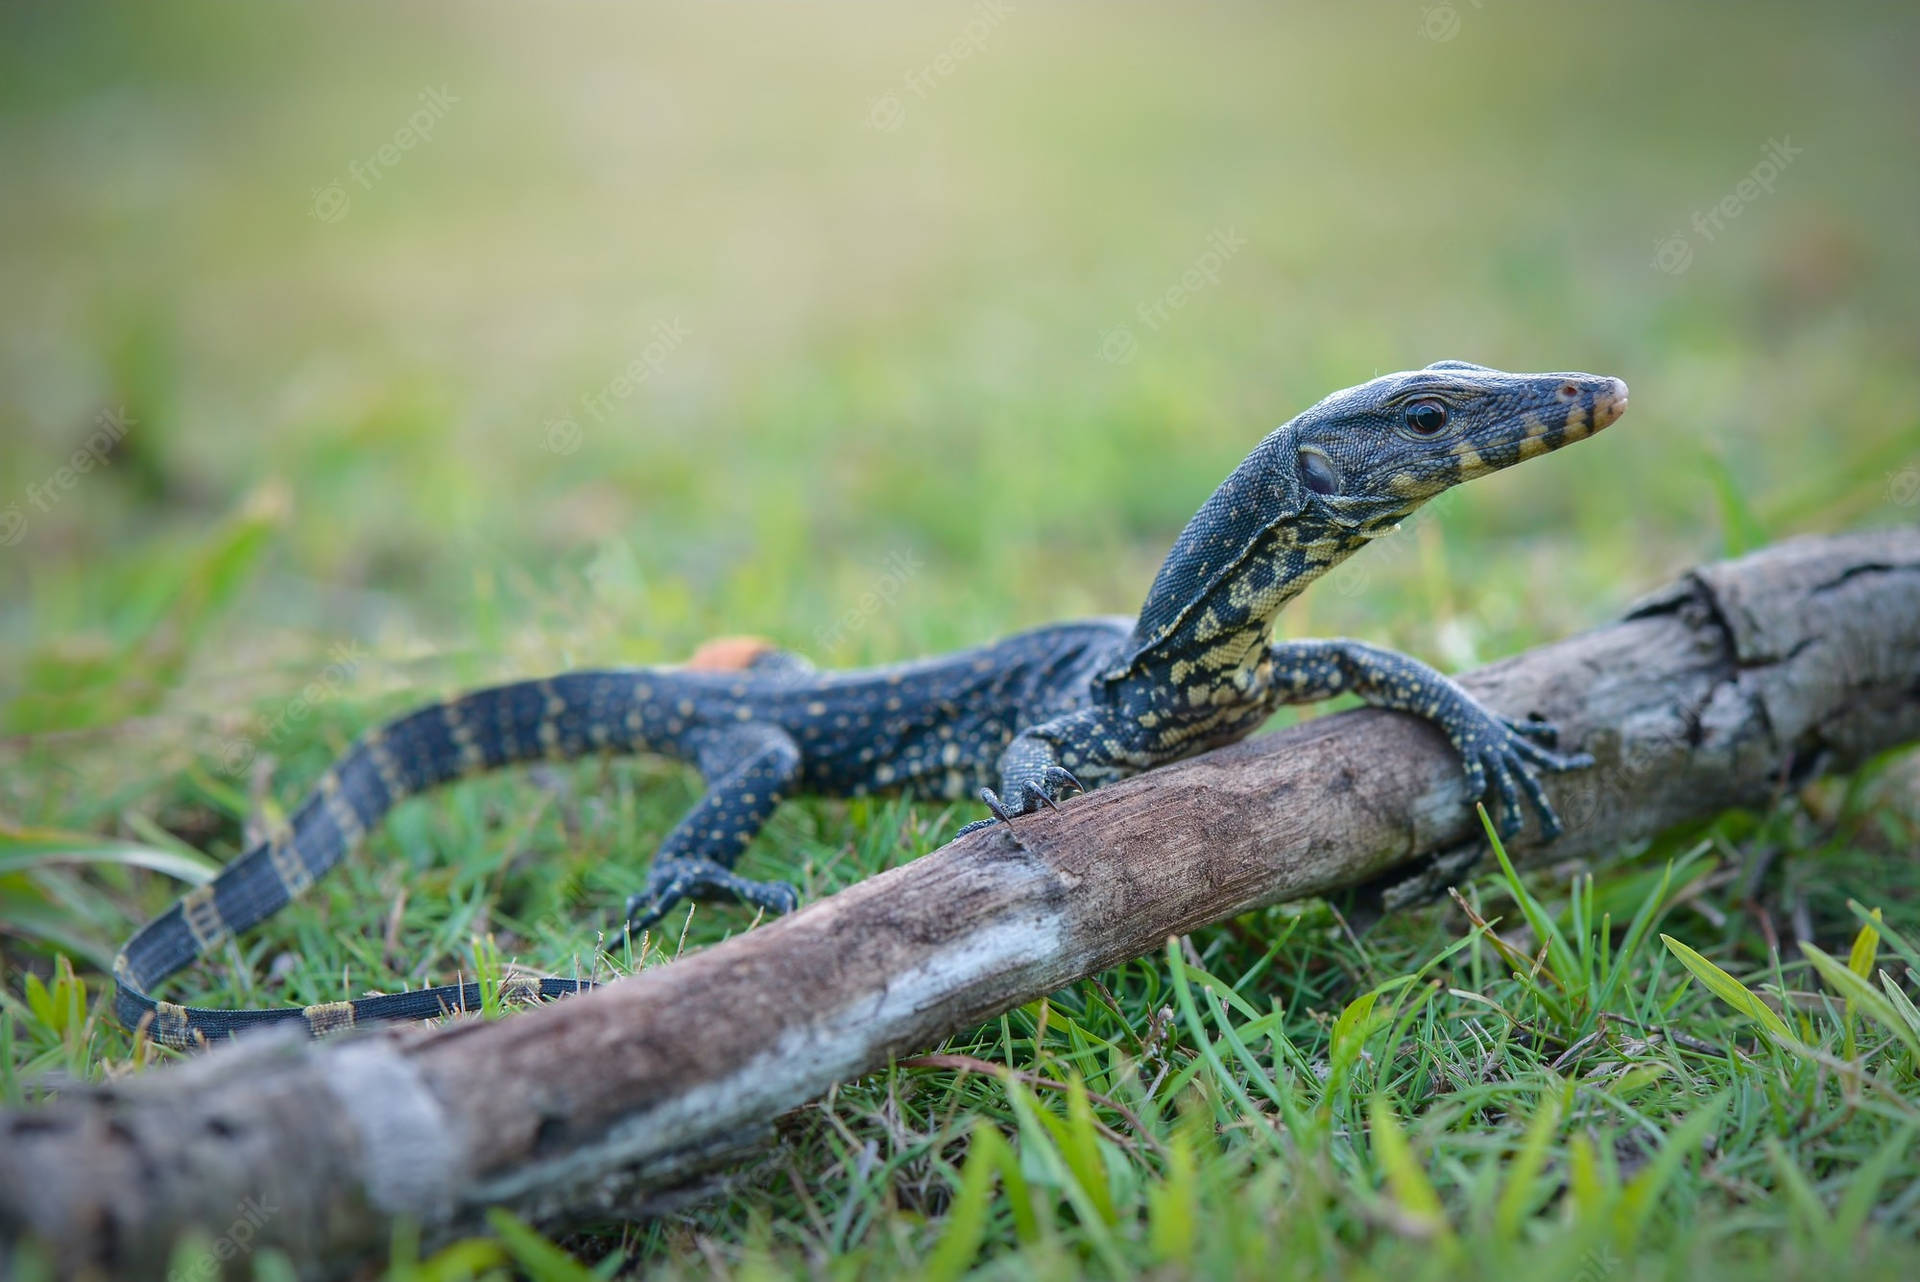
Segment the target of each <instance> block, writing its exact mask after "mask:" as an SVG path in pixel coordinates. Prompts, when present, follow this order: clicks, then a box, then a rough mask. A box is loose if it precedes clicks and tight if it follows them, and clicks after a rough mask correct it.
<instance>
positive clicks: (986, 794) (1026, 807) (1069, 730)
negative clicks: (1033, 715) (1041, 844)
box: [954, 712, 1104, 837]
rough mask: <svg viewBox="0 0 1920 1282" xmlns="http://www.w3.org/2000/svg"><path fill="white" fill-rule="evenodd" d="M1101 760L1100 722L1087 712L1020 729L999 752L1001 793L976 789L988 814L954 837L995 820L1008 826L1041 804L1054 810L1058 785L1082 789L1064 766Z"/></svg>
mask: <svg viewBox="0 0 1920 1282" xmlns="http://www.w3.org/2000/svg"><path fill="white" fill-rule="evenodd" d="M1103 758H1104V754H1103V753H1102V752H1101V738H1100V734H1099V721H1098V718H1097V716H1096V715H1095V714H1093V713H1090V712H1076V713H1069V714H1068V715H1066V716H1064V717H1055V718H1054V719H1053V720H1051V721H1045V722H1042V723H1041V724H1039V725H1037V726H1032V727H1029V728H1028V729H1026V730H1023V731H1021V732H1020V733H1019V734H1017V735H1015V736H1014V738H1013V742H1011V743H1009V744H1008V745H1007V747H1006V750H1005V751H1004V752H1002V753H1001V754H1000V791H999V792H995V791H994V790H993V789H992V788H982V789H981V790H980V800H981V801H982V802H984V803H985V804H986V807H987V809H988V810H989V811H991V812H992V814H993V818H991V819H976V820H974V821H973V822H972V823H970V824H967V825H965V826H964V827H962V828H961V829H960V831H959V832H956V833H955V834H954V836H956V837H959V836H963V835H965V834H967V833H970V832H974V831H977V830H978V829H981V828H987V827H991V826H992V825H993V824H995V823H1006V824H1011V823H1012V822H1013V816H1015V815H1030V814H1032V813H1033V812H1034V811H1036V810H1038V809H1040V807H1042V806H1045V807H1047V808H1048V809H1054V808H1055V805H1054V803H1055V801H1056V799H1057V798H1058V797H1059V796H1060V793H1061V790H1062V789H1065V788H1072V789H1074V790H1075V791H1076V792H1085V791H1086V790H1087V785H1086V784H1084V783H1082V782H1081V781H1080V779H1079V776H1077V775H1075V774H1074V772H1073V770H1071V769H1069V768H1068V767H1069V766H1076V767H1080V768H1082V769H1085V768H1086V767H1087V766H1089V765H1092V764H1096V763H1098V762H1100V761H1102V760H1103Z"/></svg>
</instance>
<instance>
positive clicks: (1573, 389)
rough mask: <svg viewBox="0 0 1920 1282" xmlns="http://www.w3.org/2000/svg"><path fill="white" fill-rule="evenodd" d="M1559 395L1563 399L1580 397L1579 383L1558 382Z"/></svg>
mask: <svg viewBox="0 0 1920 1282" xmlns="http://www.w3.org/2000/svg"><path fill="white" fill-rule="evenodd" d="M1559 395H1560V399H1561V400H1563V401H1577V400H1579V399H1580V385H1579V384H1578V383H1562V384H1560V392H1559Z"/></svg>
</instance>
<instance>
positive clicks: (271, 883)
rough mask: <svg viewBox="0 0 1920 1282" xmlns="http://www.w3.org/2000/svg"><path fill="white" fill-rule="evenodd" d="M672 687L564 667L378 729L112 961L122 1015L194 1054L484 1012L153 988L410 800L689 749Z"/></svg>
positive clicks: (401, 998) (534, 991)
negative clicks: (512, 775) (242, 1040)
mask: <svg viewBox="0 0 1920 1282" xmlns="http://www.w3.org/2000/svg"><path fill="white" fill-rule="evenodd" d="M675 682H676V677H675V675H674V674H673V673H671V672H663V671H659V670H655V669H632V670H626V671H609V672H574V673H567V674H564V675H561V676H556V677H551V678H548V679H546V680H542V681H521V682H515V683H513V684H511V685H503V686H495V687H492V688H491V689H485V690H476V691H473V692H471V693H469V694H465V695H462V696H460V697H459V698H456V699H451V700H448V701H447V702H445V703H436V704H429V705H428V706H426V707H424V708H421V709H418V710H417V711H414V712H411V713H408V714H407V715H406V716H403V717H400V718H399V719H398V720H395V721H390V722H388V723H387V724H386V725H384V726H381V727H380V728H379V729H377V730H374V731H371V732H369V733H368V734H367V735H366V736H365V737H363V738H362V739H361V740H360V742H359V743H357V744H356V745H355V746H354V747H353V748H352V749H351V750H350V751H348V753H347V754H346V756H344V757H342V758H341V759H340V760H339V761H337V762H335V763H334V764H333V766H332V767H331V768H329V769H328V771H327V772H326V774H324V775H322V776H321V777H320V782H319V784H318V786H317V787H315V789H314V791H313V792H312V793H311V794H310V795H309V796H308V797H307V799H306V801H305V802H304V803H302V805H301V806H300V808H299V810H297V811H296V812H295V813H294V816H293V819H292V822H291V823H288V824H285V825H284V826H283V827H282V829H281V830H280V831H278V832H276V833H274V834H273V835H271V836H270V837H269V838H268V839H267V840H266V841H263V842H261V843H260V844H258V845H256V846H254V847H253V848H252V849H250V850H248V851H247V852H246V853H245V854H243V855H241V856H240V857H239V858H237V859H235V860H234V861H233V862H232V863H230V864H228V865H227V866H226V867H224V868H222V869H221V870H220V874H219V875H218V876H217V877H215V878H214V879H213V880H212V881H210V882H208V883H207V884H206V885H204V886H200V887H197V888H195V889H194V890H193V891H191V892H189V893H188V894H186V895H185V896H183V897H182V898H181V899H180V900H179V901H178V902H176V903H175V904H174V905H173V906H172V907H171V908H169V909H167V910H166V911H165V912H164V913H162V914H160V916H158V917H156V918H154V919H153V920H152V921H150V922H148V923H147V924H146V925H145V926H144V927H142V928H141V929H140V931H139V933H138V934H136V935H134V937H133V938H132V939H131V940H130V941H129V942H128V944H127V946H126V947H125V948H124V949H122V950H121V952H120V955H119V956H118V957H116V958H115V959H114V964H113V977H114V982H115V984H116V986H117V989H118V991H117V993H116V995H115V998H114V1013H115V1014H116V1015H117V1016H118V1017H119V1019H120V1021H121V1022H122V1023H123V1024H125V1025H126V1026H127V1027H128V1028H132V1029H141V1028H144V1029H145V1031H146V1032H147V1035H148V1036H149V1037H151V1038H152V1039H153V1040H154V1041H156V1042H159V1043H161V1044H162V1045H166V1046H191V1045H194V1044H196V1043H198V1042H200V1041H202V1040H209V1041H211V1040H217V1039H219V1038H221V1037H224V1036H228V1035H230V1034H233V1033H236V1032H240V1031H242V1030H245V1029H249V1028H254V1027H257V1026H259V1025H263V1024H277V1023H293V1022H296V1021H304V1022H305V1024H306V1026H307V1027H308V1028H309V1029H310V1030H312V1031H313V1032H315V1033H323V1032H330V1031H332V1030H334V1029H337V1028H346V1027H351V1026H352V1025H354V1024H358V1023H366V1022H371V1021H376V1020H406V1019H428V1018H432V1017H433V1016H436V1015H440V1014H443V1013H445V1012H447V1011H452V1010H474V1009H477V1008H478V1007H479V1005H480V1000H481V994H480V985H479V984H477V983H473V984H447V985H442V986H441V987H438V988H425V989H416V990H414V991H412V992H405V993H394V994H391V995H387V996H379V997H365V998H361V999H359V1000H357V1001H340V1002H325V1003H321V1004H319V1005H315V1006H304V1007H303V1006H286V1007H275V1008H269V1009H255V1010H215V1009H202V1008H198V1007H189V1006H178V1005H175V1004H174V1003H172V1002H164V1001H158V1000H156V999H155V998H153V997H151V996H149V992H150V990H151V989H152V988H153V987H154V986H155V985H157V984H158V983H160V981H161V980H163V979H165V978H166V977H167V976H169V975H171V974H173V973H174V972H175V971H178V970H179V969H181V968H182V967H184V966H186V965H188V964H190V963H192V962H193V961H195V960H197V959H198V958H201V957H203V956H205V955H206V954H207V953H209V952H210V951H212V950H213V949H214V948H217V947H218V946H219V945H220V944H221V943H223V942H225V941H226V940H228V939H230V938H233V937H235V936H237V935H239V934H241V933H243V932H245V931H247V930H249V929H250V928H252V927H253V926H255V925H257V924H258V923H260V922H262V921H264V920H266V918H268V917H270V916H272V915H273V914H274V913H276V912H278V911H279V910H280V909H281V908H284V907H285V906H286V905H287V904H288V903H290V902H292V900H293V899H294V898H295V897H296V896H297V895H299V894H300V893H301V892H302V891H304V890H305V889H306V888H307V887H308V886H310V885H312V884H313V883H314V882H315V881H317V880H319V879H320V878H321V877H323V876H325V875H326V874H327V872H328V871H330V870H331V869H332V868H333V866H334V865H335V864H337V863H339V862H340V860H341V859H343V858H344V857H345V856H346V855H347V854H348V853H349V852H350V851H351V850H352V849H353V848H354V847H355V846H356V845H357V844H358V843H359V842H360V840H361V838H362V837H363V836H364V835H365V834H366V832H367V830H368V829H370V828H372V827H373V825H375V824H376V823H378V822H379V821H380V819H381V817H382V816H383V815H385V814H386V812H387V811H388V810H390V809H391V808H392V807H393V806H394V805H395V804H397V803H398V802H399V801H400V800H401V799H402V798H405V797H408V796H411V795H413V794H415V793H419V792H424V791H426V790H427V789H429V788H432V787H434V786H435V785H436V784H441V783H445V782H448V781H449V780H453V779H458V778H463V777H465V776H467V775H471V774H477V773H480V772H482V771H486V770H492V769H495V768H496V767H499V766H504V765H509V764H512V763H514V762H521V761H534V760H540V759H543V758H544V759H549V760H555V761H568V760H572V759H574V758H577V757H583V756H586V755H588V754H591V753H594V752H599V751H607V752H661V753H667V754H670V755H679V754H678V753H677V752H676V748H677V745H678V741H679V739H680V735H681V732H682V731H683V730H684V729H685V728H686V727H685V726H683V725H682V724H681V723H680V720H679V718H678V716H676V715H675V707H674V705H675V702H676V701H675V699H673V698H671V697H665V696H666V695H667V693H668V690H669V687H672V686H674V684H675ZM591 986H592V985H591V984H590V983H589V982H587V981H585V980H578V979H544V978H543V979H535V978H531V977H521V978H515V979H510V980H508V981H507V982H506V983H505V984H503V985H502V988H503V992H502V996H503V997H504V998H507V999H509V1000H525V999H531V998H533V997H536V996H538V997H560V996H564V995H566V994H568V993H573V992H578V991H579V990H581V989H583V988H589V987H591Z"/></svg>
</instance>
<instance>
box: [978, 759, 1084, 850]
mask: <svg viewBox="0 0 1920 1282" xmlns="http://www.w3.org/2000/svg"><path fill="white" fill-rule="evenodd" d="M1062 788H1072V789H1073V790H1074V791H1075V792H1085V791H1086V790H1087V785H1085V784H1083V783H1081V782H1080V780H1079V779H1078V778H1076V777H1075V776H1074V773H1073V771H1071V770H1069V769H1067V768H1066V767H1065V766H1048V767H1047V768H1046V769H1044V770H1042V771H1041V772H1040V778H1039V779H1038V780H1031V779H1030V780H1028V781H1026V782H1025V783H1023V784H1021V785H1020V789H1019V793H1018V797H1019V800H1017V801H1015V802H1014V803H1013V804H1012V805H1011V806H1009V805H1008V804H1006V803H1005V802H1003V801H1002V800H1001V799H1000V794H999V793H997V792H995V791H994V790H993V789H991V788H982V789H981V790H980V800H981V802H982V804H984V805H985V806H986V808H987V810H988V811H989V812H990V813H991V814H992V815H993V818H991V819H976V820H974V821H973V822H972V823H970V824H966V825H965V826H963V827H962V828H961V829H960V830H959V831H958V832H956V833H954V834H953V835H954V836H955V837H964V836H966V835H967V834H968V833H970V832H978V831H980V829H982V828H991V827H992V826H993V825H994V824H996V823H1003V824H1006V825H1007V826H1008V827H1012V826H1013V817H1014V816H1015V815H1030V814H1033V813H1034V812H1035V811H1037V810H1039V809H1040V807H1042V806H1045V807H1046V808H1047V809H1048V810H1058V809H1059V808H1060V806H1059V804H1058V803H1057V802H1055V801H1054V798H1055V797H1056V796H1057V795H1058V794H1059V792H1060V790H1061V789H1062Z"/></svg>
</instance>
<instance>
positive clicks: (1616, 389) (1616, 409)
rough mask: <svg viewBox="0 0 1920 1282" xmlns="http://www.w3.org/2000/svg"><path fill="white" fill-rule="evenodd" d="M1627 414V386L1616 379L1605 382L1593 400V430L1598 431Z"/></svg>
mask: <svg viewBox="0 0 1920 1282" xmlns="http://www.w3.org/2000/svg"><path fill="white" fill-rule="evenodd" d="M1626 412H1627V385H1626V384H1625V383H1623V382H1621V381H1620V380H1619V379H1617V378H1610V379H1608V380H1607V381H1606V385H1605V386H1603V387H1602V388H1601V389H1600V391H1599V393H1598V394H1597V395H1595V396H1594V398H1593V430H1594V431H1596V432H1597V431H1599V430H1600V429H1601V428H1603V427H1605V426H1606V425H1607V424H1609V423H1611V422H1613V420H1615V419H1616V418H1619V417H1620V416H1621V415H1622V414H1625V413H1626Z"/></svg>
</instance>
